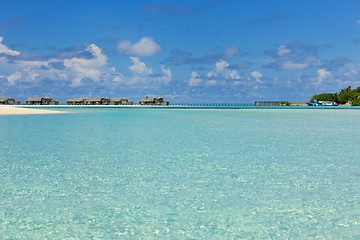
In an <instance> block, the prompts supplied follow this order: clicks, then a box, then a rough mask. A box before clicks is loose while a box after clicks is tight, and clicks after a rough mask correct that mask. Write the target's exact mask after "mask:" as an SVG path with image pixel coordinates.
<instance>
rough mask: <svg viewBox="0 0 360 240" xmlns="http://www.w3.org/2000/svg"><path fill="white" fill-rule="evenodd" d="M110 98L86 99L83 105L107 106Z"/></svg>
mask: <svg viewBox="0 0 360 240" xmlns="http://www.w3.org/2000/svg"><path fill="white" fill-rule="evenodd" d="M109 103H110V98H105V97H99V98H87V99H86V100H85V105H109Z"/></svg>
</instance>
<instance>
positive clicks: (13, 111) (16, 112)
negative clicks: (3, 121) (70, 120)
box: [0, 106, 66, 115]
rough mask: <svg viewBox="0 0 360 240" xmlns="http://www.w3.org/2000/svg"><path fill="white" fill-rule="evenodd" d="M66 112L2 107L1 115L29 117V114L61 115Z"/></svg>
mask: <svg viewBox="0 0 360 240" xmlns="http://www.w3.org/2000/svg"><path fill="white" fill-rule="evenodd" d="M60 113H66V112H65V111H56V110H45V109H34V108H23V107H20V106H16V107H15V106H0V115H29V114H60Z"/></svg>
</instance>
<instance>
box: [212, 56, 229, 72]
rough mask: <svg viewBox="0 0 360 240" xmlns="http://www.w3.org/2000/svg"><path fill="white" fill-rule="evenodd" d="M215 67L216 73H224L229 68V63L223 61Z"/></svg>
mask: <svg viewBox="0 0 360 240" xmlns="http://www.w3.org/2000/svg"><path fill="white" fill-rule="evenodd" d="M215 66H216V72H218V73H222V72H224V70H225V68H227V67H228V66H229V63H228V62H226V61H225V60H222V59H221V60H220V61H218V62H217V63H216V64H215Z"/></svg>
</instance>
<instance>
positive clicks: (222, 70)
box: [207, 59, 240, 79]
mask: <svg viewBox="0 0 360 240" xmlns="http://www.w3.org/2000/svg"><path fill="white" fill-rule="evenodd" d="M229 66H230V64H229V63H228V62H227V61H225V60H222V59H221V60H219V61H218V62H217V63H216V64H215V68H216V69H215V72H214V71H210V72H208V73H207V77H210V78H211V77H221V78H225V79H239V78H240V75H239V73H238V71H237V70H235V69H228V67H229Z"/></svg>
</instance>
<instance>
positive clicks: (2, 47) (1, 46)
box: [0, 37, 20, 56]
mask: <svg viewBox="0 0 360 240" xmlns="http://www.w3.org/2000/svg"><path fill="white" fill-rule="evenodd" d="M3 40H4V38H3V37H0V54H5V55H9V56H19V55H20V52H18V51H14V50H11V49H10V48H8V47H7V46H5V45H4V44H2V41H3Z"/></svg>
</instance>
